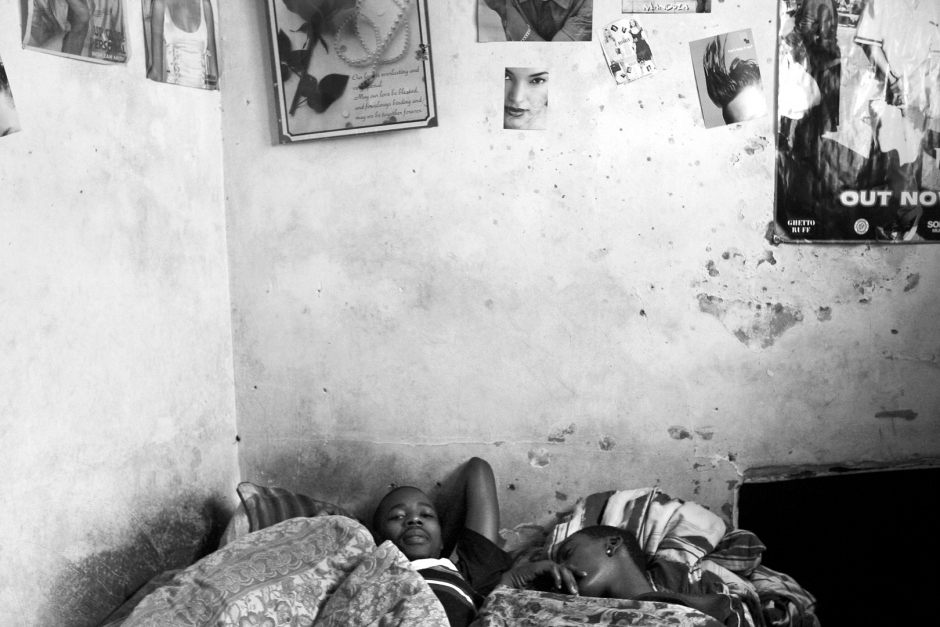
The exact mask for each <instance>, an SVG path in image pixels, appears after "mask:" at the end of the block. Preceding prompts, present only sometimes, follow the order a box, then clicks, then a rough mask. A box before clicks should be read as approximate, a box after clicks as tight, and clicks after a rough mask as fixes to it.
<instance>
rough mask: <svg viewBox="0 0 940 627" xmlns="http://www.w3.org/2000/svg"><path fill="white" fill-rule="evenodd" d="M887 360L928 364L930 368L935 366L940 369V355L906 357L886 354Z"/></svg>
mask: <svg viewBox="0 0 940 627" xmlns="http://www.w3.org/2000/svg"><path fill="white" fill-rule="evenodd" d="M885 359H889V360H898V361H913V362H917V363H922V364H927V365H928V366H933V367H934V368H940V355H934V354H928V355H905V354H904V353H896V354H885Z"/></svg>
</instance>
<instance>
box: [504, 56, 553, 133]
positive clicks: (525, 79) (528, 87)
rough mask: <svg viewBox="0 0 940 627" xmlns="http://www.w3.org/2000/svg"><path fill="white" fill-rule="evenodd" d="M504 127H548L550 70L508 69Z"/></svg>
mask: <svg viewBox="0 0 940 627" xmlns="http://www.w3.org/2000/svg"><path fill="white" fill-rule="evenodd" d="M504 81H505V99H504V102H503V128H507V129H513V130H544V129H546V128H547V127H548V70H546V69H544V68H523V67H508V68H506V75H505V78H504Z"/></svg>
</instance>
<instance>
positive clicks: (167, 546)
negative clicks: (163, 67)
mask: <svg viewBox="0 0 940 627" xmlns="http://www.w3.org/2000/svg"><path fill="white" fill-rule="evenodd" d="M18 4H19V3H18V2H17V1H16V0H0V15H2V16H3V18H4V19H2V20H0V56H2V58H3V61H4V62H5V64H6V68H7V72H8V74H9V76H10V79H11V81H12V86H13V94H14V97H15V101H16V105H17V108H18V110H19V112H20V118H21V121H22V125H23V128H24V130H23V131H22V132H20V133H18V134H15V135H11V136H8V137H4V138H0V347H2V351H0V442H2V443H3V446H2V449H3V450H2V453H0V476H2V477H3V478H4V481H5V486H4V489H3V490H2V491H0V624H2V625H24V626H45V625H59V626H82V627H87V626H89V625H96V624H97V623H98V622H99V621H100V620H101V618H103V616H104V614H106V613H107V612H110V611H111V610H112V609H114V607H115V606H116V605H117V604H118V603H120V602H121V601H122V600H123V598H124V596H125V595H126V594H128V593H129V592H131V591H132V590H133V587H134V586H138V585H140V584H142V583H143V582H144V581H145V580H146V579H147V578H149V577H150V576H152V575H153V574H154V572H156V571H158V570H162V569H164V568H167V567H169V566H171V565H175V566H179V565H180V563H179V561H180V560H186V559H192V557H193V555H194V553H195V552H196V551H197V550H198V548H199V545H200V543H201V540H202V535H203V534H204V533H205V532H206V531H207V529H206V525H207V523H206V520H205V518H204V514H203V508H204V507H206V506H209V507H210V508H216V509H218V510H225V509H226V508H230V507H232V506H233V503H232V501H233V499H234V485H235V482H236V481H237V465H236V448H235V423H234V403H233V397H232V385H233V383H232V379H233V373H232V365H231V363H232V362H231V355H232V347H231V318H230V314H229V302H230V301H229V290H228V268H227V260H226V249H225V222H224V218H225V216H224V209H223V187H222V151H221V107H220V96H219V94H218V93H217V92H216V93H209V92H202V91H198V90H192V89H184V88H177V87H173V86H168V85H162V84H158V83H154V82H151V81H147V80H145V79H144V60H143V54H142V50H143V38H142V32H141V27H140V19H141V18H140V3H139V2H134V1H129V2H127V9H128V21H129V25H130V46H131V51H132V57H131V60H130V62H129V63H128V64H127V66H124V67H103V66H98V65H93V64H88V63H83V62H76V61H70V60H66V59H62V58H57V57H54V56H50V55H46V54H39V53H33V52H25V51H23V50H22V49H21V48H20V45H19V39H20V34H19V24H18V20H17V19H16V16H17V15H18ZM174 562H176V563H175V564H174Z"/></svg>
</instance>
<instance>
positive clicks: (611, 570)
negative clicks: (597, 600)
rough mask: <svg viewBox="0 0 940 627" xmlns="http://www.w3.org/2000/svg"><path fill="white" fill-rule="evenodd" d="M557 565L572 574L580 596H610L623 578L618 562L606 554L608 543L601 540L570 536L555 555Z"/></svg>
mask: <svg viewBox="0 0 940 627" xmlns="http://www.w3.org/2000/svg"><path fill="white" fill-rule="evenodd" d="M558 563H559V564H561V565H562V566H565V567H567V568H568V570H570V571H572V572H573V573H575V578H576V579H577V582H578V593H579V594H580V595H581V596H586V597H609V596H611V594H612V591H613V590H614V588H615V586H616V585H617V584H618V583H620V581H621V580H622V579H623V573H621V572H620V570H619V561H618V560H616V559H613V558H612V557H611V556H610V555H607V543H606V542H605V541H604V540H603V539H601V538H591V537H589V536H584V535H578V534H575V535H573V536H571V537H570V538H568V539H567V540H565V543H564V544H563V545H562V546H561V549H560V550H559V552H558ZM580 573H584V575H583V576H581V575H580Z"/></svg>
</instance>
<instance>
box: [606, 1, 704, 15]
mask: <svg viewBox="0 0 940 627" xmlns="http://www.w3.org/2000/svg"><path fill="white" fill-rule="evenodd" d="M622 2H623V12H624V13H711V11H712V0H679V1H677V2H667V1H666V0H660V1H659V2H653V1H652V0H622Z"/></svg>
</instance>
